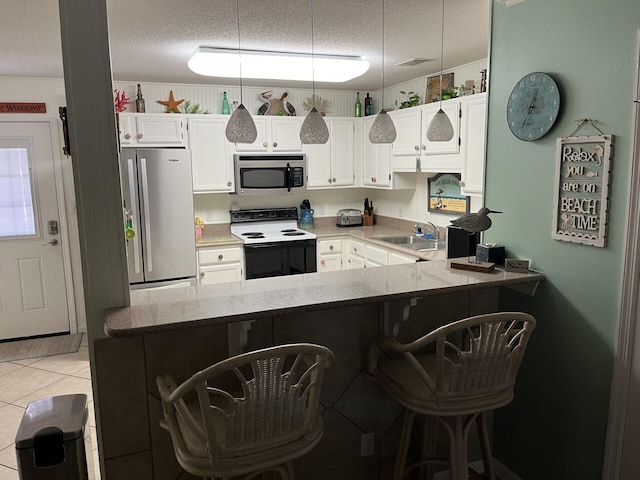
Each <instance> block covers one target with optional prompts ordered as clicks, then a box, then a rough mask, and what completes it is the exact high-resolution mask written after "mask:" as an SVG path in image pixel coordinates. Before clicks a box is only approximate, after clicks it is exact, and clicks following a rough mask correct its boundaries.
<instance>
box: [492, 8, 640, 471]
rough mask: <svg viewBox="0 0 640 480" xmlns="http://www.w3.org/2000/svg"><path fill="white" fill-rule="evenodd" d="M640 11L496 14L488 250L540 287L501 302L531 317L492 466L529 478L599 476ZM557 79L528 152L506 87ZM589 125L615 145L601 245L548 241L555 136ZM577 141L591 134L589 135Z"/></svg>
mask: <svg viewBox="0 0 640 480" xmlns="http://www.w3.org/2000/svg"><path fill="white" fill-rule="evenodd" d="M638 28H640V1H639V0H610V1H603V0H527V1H525V2H524V3H521V4H518V5H515V6H513V7H509V8H507V7H504V6H502V5H499V4H497V3H495V4H494V6H493V13H492V27H491V29H492V34H491V36H492V40H491V42H492V43H491V55H490V62H491V66H490V82H489V95H490V97H489V121H488V142H487V169H486V200H485V202H486V205H487V206H488V207H489V208H491V209H494V210H501V211H504V213H503V214H502V215H493V219H494V221H493V227H492V228H491V230H489V231H487V232H486V234H485V241H491V242H496V243H502V244H504V245H506V247H507V254H508V256H513V257H516V258H522V259H529V260H531V265H532V268H534V269H536V270H540V271H542V272H543V273H544V274H545V276H546V281H545V282H544V284H543V285H542V286H541V288H540V290H539V291H538V293H537V294H536V296H535V297H533V298H526V297H524V296H523V295H520V294H516V293H508V294H504V295H503V296H502V298H501V303H502V304H501V308H502V309H511V308H513V309H523V310H525V311H529V312H531V313H533V314H534V315H535V316H536V318H537V320H538V328H537V329H536V331H535V332H534V334H533V336H532V340H531V343H530V346H529V350H528V352H527V354H526V356H525V361H524V364H523V366H522V369H521V372H520V376H519V378H518V381H517V385H516V398H515V400H514V401H513V403H512V404H511V405H509V406H508V407H506V408H504V409H502V410H501V411H499V412H498V413H497V414H496V435H495V456H496V458H498V459H499V460H500V461H501V462H502V463H504V464H505V465H506V466H508V467H509V468H510V469H511V470H513V471H514V472H516V473H517V474H518V475H520V476H521V477H522V478H523V479H525V480H529V479H542V478H544V479H545V480H550V479H563V480H567V479H580V480H587V479H599V478H602V477H601V476H602V464H603V458H604V445H605V435H606V428H607V415H608V409H609V394H610V386H611V385H610V383H611V375H612V368H613V355H614V350H615V344H616V328H617V309H618V300H619V295H620V272H621V265H622V263H621V262H622V254H623V251H624V234H625V214H626V208H627V197H628V180H627V177H628V171H629V164H630V161H631V144H632V134H633V132H632V127H631V122H632V116H633V113H632V112H633V98H634V85H635V59H636V56H635V55H636V31H637V29H638ZM534 71H543V72H547V73H549V74H551V75H552V76H553V77H554V78H555V79H556V81H557V83H558V85H559V87H560V90H561V93H562V108H561V114H560V118H559V119H558V121H557V123H556V125H555V127H554V128H553V129H552V130H551V132H550V133H549V134H547V136H545V137H543V138H542V139H540V140H538V141H536V142H522V141H520V140H517V139H516V138H515V137H514V136H513V135H511V133H510V131H509V128H508V127H507V124H506V121H505V109H506V103H507V98H508V96H509V93H510V92H511V89H512V88H513V85H514V84H515V83H516V81H517V80H518V79H519V78H521V77H522V76H523V75H525V74H526V73H529V72H534ZM579 118H592V119H596V120H598V123H597V125H598V126H599V128H600V129H601V130H603V131H604V132H605V133H608V134H613V135H614V136H615V137H614V156H613V162H612V165H613V169H612V188H611V199H610V204H609V228H608V244H607V247H606V248H597V247H590V246H584V245H579V244H574V243H569V242H562V241H557V240H553V239H552V238H551V228H552V218H553V217H552V216H553V196H554V181H555V180H554V174H555V167H556V139H557V138H558V137H562V136H568V135H570V134H572V133H573V131H574V130H575V128H576V123H575V120H576V119H579ZM581 134H584V135H587V134H592V135H593V134H597V132H596V131H595V130H593V129H590V128H587V129H585V130H581Z"/></svg>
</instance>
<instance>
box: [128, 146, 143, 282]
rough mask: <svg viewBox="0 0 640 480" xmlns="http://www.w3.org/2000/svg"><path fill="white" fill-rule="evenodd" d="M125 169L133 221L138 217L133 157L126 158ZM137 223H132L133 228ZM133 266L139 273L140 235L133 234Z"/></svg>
mask: <svg viewBox="0 0 640 480" xmlns="http://www.w3.org/2000/svg"><path fill="white" fill-rule="evenodd" d="M127 170H128V171H129V203H131V211H132V212H133V215H132V221H133V222H135V221H137V219H138V218H139V215H138V212H136V211H135V199H136V197H137V196H138V193H137V192H136V184H135V182H134V179H135V178H136V176H135V175H136V172H135V170H134V168H133V158H129V159H128V160H127ZM136 228H137V225H135V224H134V226H133V229H134V230H135V229H136ZM132 240H133V268H134V272H135V273H140V237H139V236H138V235H135V236H134V237H133V238H132Z"/></svg>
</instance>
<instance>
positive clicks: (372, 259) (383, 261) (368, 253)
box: [364, 244, 389, 268]
mask: <svg viewBox="0 0 640 480" xmlns="http://www.w3.org/2000/svg"><path fill="white" fill-rule="evenodd" d="M364 252H365V253H364V266H365V267H366V268H370V267H381V266H382V265H388V264H389V251H388V250H387V249H386V248H382V247H378V246H377V245H370V244H366V245H365V250H364Z"/></svg>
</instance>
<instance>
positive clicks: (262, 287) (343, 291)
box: [105, 260, 544, 337]
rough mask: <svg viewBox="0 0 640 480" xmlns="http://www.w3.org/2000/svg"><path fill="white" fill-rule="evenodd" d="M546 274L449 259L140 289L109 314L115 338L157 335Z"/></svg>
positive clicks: (533, 281)
mask: <svg viewBox="0 0 640 480" xmlns="http://www.w3.org/2000/svg"><path fill="white" fill-rule="evenodd" d="M543 278H544V276H543V275H542V274H540V273H538V272H528V273H512V272H506V271H504V270H503V269H500V268H496V269H495V270H494V271H493V272H490V273H479V272H472V271H466V270H456V269H452V268H451V267H450V265H449V261H447V260H439V261H430V262H416V263H411V264H405V265H393V266H388V267H378V268H376V269H375V270H372V269H353V270H342V271H336V272H325V273H310V274H305V275H293V276H284V277H273V278H265V279H254V280H249V281H240V282H229V283H224V284H218V285H201V286H195V287H179V288H172V289H166V290H151V291H132V292H131V306H129V307H122V308H116V309H112V310H110V311H109V312H108V315H107V320H106V324H105V332H106V333H107V334H108V335H109V336H112V337H120V336H130V335H141V334H146V333H157V332H163V331H170V330H176V329H183V328H193V327H199V326H205V325H211V324H215V323H226V322H233V321H243V320H253V319H257V318H264V317H270V316H274V315H280V314H284V313H286V314H293V313H298V312H306V311H313V310H326V309H331V308H341V307H347V306H351V305H358V304H369V303H380V302H386V301H390V300H400V299H405V298H410V297H425V296H430V295H438V294H443V293H451V292H456V291H461V290H473V289H480V288H488V287H501V286H507V287H508V286H511V287H515V288H528V289H531V292H534V291H535V286H536V285H537V283H538V282H540V281H541V280H543Z"/></svg>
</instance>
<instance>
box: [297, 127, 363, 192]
mask: <svg viewBox="0 0 640 480" xmlns="http://www.w3.org/2000/svg"><path fill="white" fill-rule="evenodd" d="M325 121H326V122H327V127H328V128H329V141H328V142H327V143H325V144H322V145H305V146H304V150H305V152H306V153H307V188H311V189H313V188H333V187H352V186H354V185H355V174H354V158H355V147H354V146H355V138H356V122H355V120H354V119H352V118H325Z"/></svg>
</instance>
